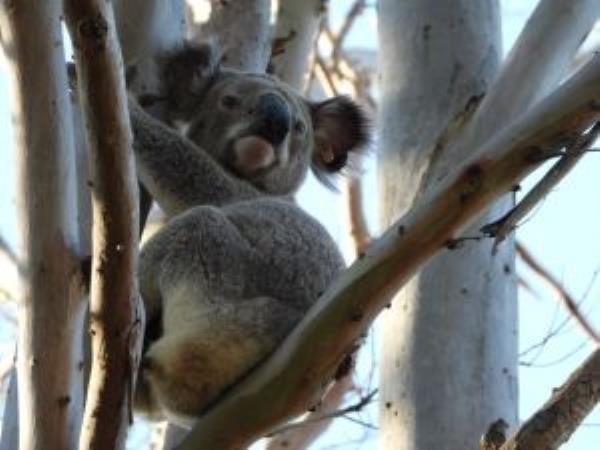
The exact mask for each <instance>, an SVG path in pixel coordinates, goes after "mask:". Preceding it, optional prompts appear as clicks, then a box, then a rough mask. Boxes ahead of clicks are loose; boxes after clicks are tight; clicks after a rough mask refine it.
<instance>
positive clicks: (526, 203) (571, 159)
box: [481, 122, 600, 252]
mask: <svg viewBox="0 0 600 450" xmlns="http://www.w3.org/2000/svg"><path fill="white" fill-rule="evenodd" d="M599 133H600V122H599V123H596V124H595V125H594V126H593V127H592V129H591V130H590V131H589V132H588V133H586V134H584V135H583V136H579V137H578V139H574V140H573V143H572V144H570V145H568V146H567V149H566V150H565V152H564V156H563V157H561V159H560V160H559V161H558V162H557V163H555V164H554V165H553V166H552V168H551V169H550V170H549V171H548V172H547V173H546V174H545V175H544V177H543V178H542V179H541V180H540V181H539V182H538V183H537V184H536V185H535V186H534V187H533V188H532V189H531V190H530V191H529V192H528V193H527V195H525V197H523V199H522V200H521V201H520V202H519V203H518V204H517V205H516V206H515V207H514V208H513V209H511V210H510V211H509V212H508V213H506V215H505V216H503V217H502V218H500V219H499V220H497V221H495V222H492V223H490V224H487V225H485V226H484V227H482V228H481V231H482V232H483V233H484V234H487V235H489V236H493V237H494V247H493V251H494V252H495V251H496V249H497V247H498V245H499V244H500V242H502V241H503V240H504V239H506V236H508V234H509V233H511V232H512V231H513V230H514V229H515V228H516V227H517V225H518V223H519V222H520V221H521V220H523V219H524V218H525V217H526V216H527V215H528V214H529V213H530V212H531V211H532V210H533V208H535V206H536V205H537V204H538V203H539V202H540V201H542V200H543V199H544V198H545V197H546V195H547V194H548V192H550V191H551V190H552V189H553V188H554V187H555V186H556V185H557V184H558V183H560V181H561V180H562V179H563V178H564V177H566V176H567V174H568V173H569V172H570V171H571V169H573V168H574V167H575V165H576V164H577V163H578V162H579V160H580V159H581V158H583V155H584V154H585V150H586V149H587V148H588V147H589V146H590V145H592V144H593V143H594V141H595V140H596V138H597V137H598V134H599Z"/></svg>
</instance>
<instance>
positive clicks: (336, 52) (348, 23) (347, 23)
mask: <svg viewBox="0 0 600 450" xmlns="http://www.w3.org/2000/svg"><path fill="white" fill-rule="evenodd" d="M366 6H367V2H366V0H354V3H353V4H352V6H351V7H350V9H349V10H348V13H347V14H346V17H345V18H344V22H343V23H342V26H341V28H340V31H339V32H338V33H337V35H336V37H335V39H334V43H333V48H332V50H331V60H332V65H333V66H334V67H335V66H337V65H338V59H339V57H340V51H341V50H342V48H343V46H344V40H345V39H346V36H347V35H348V33H349V32H350V30H351V29H352V25H354V22H355V21H356V19H357V18H358V17H359V16H360V15H361V14H362V12H363V11H364V9H365V8H366Z"/></svg>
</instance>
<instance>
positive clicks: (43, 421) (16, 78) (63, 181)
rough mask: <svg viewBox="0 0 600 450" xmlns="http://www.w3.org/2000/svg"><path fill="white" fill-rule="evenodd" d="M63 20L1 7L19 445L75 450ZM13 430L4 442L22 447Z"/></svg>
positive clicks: (72, 247) (78, 382) (77, 374)
mask: <svg viewBox="0 0 600 450" xmlns="http://www.w3.org/2000/svg"><path fill="white" fill-rule="evenodd" d="M60 16H61V10H60V3H59V2H57V1H50V2H42V3H39V2H36V1H31V0H23V1H19V2H2V3H1V4H0V27H1V33H2V44H3V47H4V51H5V54H6V56H7V59H8V66H9V73H10V91H11V93H13V98H12V117H13V126H14V129H15V133H14V134H15V140H16V142H15V143H16V152H17V155H16V160H17V173H18V181H17V183H18V188H17V192H18V211H19V221H20V223H19V231H20V235H19V242H18V253H19V255H20V260H19V264H20V273H21V276H22V298H21V303H20V311H19V337H18V352H17V372H18V391H19V404H18V410H19V425H18V429H19V445H20V448H23V449H28V450H29V449H40V450H41V449H66V448H74V447H75V446H76V443H77V439H78V433H79V425H80V420H81V411H82V408H83V399H82V398H83V396H82V376H81V371H82V367H81V364H80V363H81V351H80V350H81V347H80V345H79V344H80V342H81V336H82V317H83V314H82V313H83V302H82V289H81V287H82V286H81V283H80V279H79V265H78V263H79V238H78V228H77V222H76V218H77V209H76V208H77V201H76V196H75V195H76V186H75V152H74V144H73V133H72V123H71V111H70V107H69V100H68V95H67V73H66V66H65V62H64V53H63V52H64V49H63V44H62V34H61V23H60ZM7 414H11V411H7ZM13 424H14V422H13ZM14 429H15V428H11V429H10V430H7V433H8V434H7V435H3V440H4V439H6V440H7V441H6V442H15V439H14V436H10V432H11V430H14Z"/></svg>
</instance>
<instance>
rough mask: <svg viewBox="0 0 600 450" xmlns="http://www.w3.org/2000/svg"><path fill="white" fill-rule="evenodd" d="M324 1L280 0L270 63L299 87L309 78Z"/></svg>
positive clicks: (277, 73)
mask: <svg viewBox="0 0 600 450" xmlns="http://www.w3.org/2000/svg"><path fill="white" fill-rule="evenodd" d="M324 8H325V5H324V0H305V1H301V2H299V1H297V0H280V2H279V10H278V11H277V22H276V25H275V33H274V38H273V44H272V47H273V48H272V51H271V61H270V63H269V66H270V72H272V73H274V74H275V75H277V76H278V77H279V78H280V79H281V80H283V81H285V82H286V83H288V84H289V85H290V86H293V87H295V88H297V89H300V90H301V89H302V88H303V87H304V84H305V81H306V74H307V69H308V62H309V57H310V54H311V52H312V50H313V44H314V42H315V39H316V37H317V34H318V31H319V24H320V22H321V15H322V13H323V11H324Z"/></svg>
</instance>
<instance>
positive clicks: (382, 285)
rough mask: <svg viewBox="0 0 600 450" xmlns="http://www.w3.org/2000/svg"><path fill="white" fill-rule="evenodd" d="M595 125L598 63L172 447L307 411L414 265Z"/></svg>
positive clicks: (247, 438) (384, 245) (451, 186)
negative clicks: (568, 137)
mask: <svg viewBox="0 0 600 450" xmlns="http://www.w3.org/2000/svg"><path fill="white" fill-rule="evenodd" d="M598 118H600V55H598V56H596V57H595V58H594V59H593V60H592V61H591V62H590V63H589V64H587V65H586V67H585V68H584V69H582V70H581V71H580V73H578V74H577V75H576V76H574V77H573V78H572V79H571V80H569V81H568V82H567V83H565V85H563V86H562V87H561V88H560V89H559V90H558V91H557V92H555V93H553V94H551V95H550V96H548V97H547V98H546V99H545V100H544V101H542V102H541V103H540V104H538V105H537V106H536V107H535V108H533V109H532V110H531V111H529V112H528V113H527V114H525V115H524V116H522V117H521V118H520V119H519V120H518V122H517V123H515V124H514V125H512V126H511V127H509V128H508V129H506V130H505V131H504V132H502V133H501V134H500V135H498V136H497V137H496V138H495V139H493V140H492V141H490V142H488V143H486V144H485V145H484V146H482V148H481V149H480V151H479V152H478V153H476V154H475V155H474V157H473V158H471V160H470V161H468V162H467V163H466V164H464V165H463V166H462V167H461V168H460V169H459V170H457V171H456V172H454V173H453V175H452V176H449V177H447V179H446V180H445V181H444V183H443V185H442V186H440V188H439V189H438V190H436V191H435V192H433V193H431V194H429V195H428V196H427V197H426V198H424V199H423V201H422V202H420V203H419V205H417V206H415V207H414V208H412V209H411V210H410V211H409V212H408V213H407V214H406V215H405V216H404V217H403V218H402V219H401V220H400V221H399V222H397V223H395V224H394V225H393V226H391V227H390V228H389V229H388V231H387V232H386V233H385V234H384V235H383V236H382V237H381V238H380V239H379V240H377V241H375V242H374V243H373V244H372V245H370V246H369V248H368V249H367V251H366V252H365V255H364V257H363V258H361V259H360V260H358V261H357V262H356V263H355V264H353V265H352V266H351V267H350V268H349V269H348V271H347V272H346V274H345V276H343V277H341V278H340V279H339V280H338V281H337V282H336V283H334V285H333V286H332V287H331V288H330V289H329V290H328V291H327V292H326V293H325V294H324V295H323V296H322V297H321V299H320V300H319V302H318V303H317V304H316V305H315V306H314V307H313V308H312V309H311V310H310V311H309V313H308V315H307V316H306V317H305V319H304V320H303V321H302V322H301V323H300V324H299V325H298V326H297V327H296V328H295V329H294V331H293V332H292V334H291V335H290V336H289V337H288V338H287V339H286V341H285V342H284V343H283V345H281V346H280V347H279V349H278V350H277V351H276V352H275V354H274V355H272V357H271V358H269V359H268V360H267V361H266V362H265V363H264V364H262V365H261V366H260V367H258V368H257V369H256V370H255V371H254V372H253V373H251V374H250V375H249V376H248V377H247V378H245V379H244V380H243V381H242V382H240V384H239V385H237V386H236V387H235V388H234V389H232V390H231V391H230V392H229V393H228V394H227V395H226V396H225V397H224V398H222V399H221V401H220V402H219V403H218V404H217V405H215V406H214V407H213V408H212V409H210V410H209V411H208V412H207V413H206V414H205V415H204V416H203V417H202V418H201V419H200V421H199V422H198V424H197V426H195V427H194V429H193V430H192V431H191V433H190V435H189V436H188V438H187V439H186V440H185V441H184V442H183V443H182V444H181V445H180V446H178V447H177V448H178V449H179V450H192V449H197V448H211V449H212V448H215V449H216V448H218V449H220V450H233V449H241V448H244V447H245V446H247V445H248V444H249V443H251V442H252V441H253V440H255V439H256V438H258V437H259V436H261V435H262V434H264V433H265V432H267V431H268V430H270V429H272V428H273V427H274V426H275V425H277V424H279V423H281V422H283V421H285V420H286V419H288V418H290V417H291V416H293V415H296V414H299V413H301V412H302V411H303V410H305V409H306V408H308V407H309V406H310V404H311V403H312V402H314V400H315V398H316V397H317V396H318V395H319V392H320V389H321V387H322V386H323V385H324V383H326V382H327V381H328V379H329V377H330V376H331V375H332V373H333V372H334V371H335V369H336V368H337V365H338V364H339V363H340V362H341V361H342V360H343V358H344V356H345V355H346V353H347V352H349V351H350V350H351V348H352V345H353V343H354V342H355V341H356V340H357V339H358V338H359V337H360V335H361V333H362V332H363V331H364V330H365V329H366V328H367V327H368V326H369V325H370V323H371V322H372V321H373V320H374V318H375V317H376V316H377V314H378V313H379V312H380V311H381V310H382V309H383V308H384V307H385V306H386V305H387V304H388V302H389V301H390V299H391V297H392V296H393V295H394V294H395V293H396V292H397V290H398V289H399V288H400V287H401V286H402V285H403V284H404V283H406V282H407V280H408V279H410V277H412V276H413V275H414V274H415V273H416V271H417V270H418V269H419V268H420V267H421V265H422V264H424V263H425V262H426V261H428V260H429V259H430V258H431V257H432V256H433V255H434V254H436V253H438V252H439V251H440V250H442V249H443V248H444V247H445V246H446V245H447V244H448V242H449V241H451V239H452V238H453V237H454V236H455V235H457V233H459V232H460V231H461V230H463V229H464V228H465V227H466V226H467V225H469V224H470V223H471V222H472V221H473V220H474V219H475V218H477V217H478V216H479V215H480V214H481V213H482V212H484V211H485V210H486V209H487V208H488V206H489V205H490V204H491V203H492V202H493V201H495V200H496V199H498V198H499V197H500V196H501V195H502V194H504V193H505V192H506V191H508V190H509V189H510V187H511V186H513V185H514V184H515V183H517V182H519V181H520V180H521V179H523V178H524V177H525V176H526V175H527V174H529V173H530V172H531V171H532V170H534V169H535V168H537V167H538V166H539V165H540V164H541V163H542V162H543V160H544V157H546V156H547V155H548V154H549V153H552V152H553V151H554V150H555V149H556V147H558V146H560V145H561V143H560V141H561V137H562V136H563V135H564V134H565V133H569V132H572V131H573V130H574V129H581V128H583V127H584V126H587V125H589V124H590V123H591V122H593V121H596V120H598ZM231 430H235V433H232V432H231Z"/></svg>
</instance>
